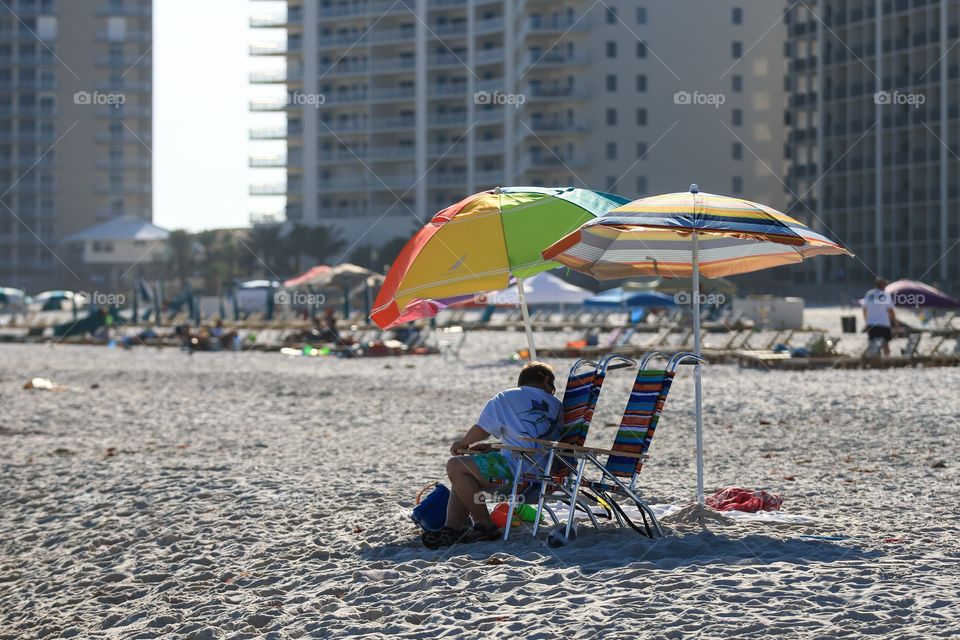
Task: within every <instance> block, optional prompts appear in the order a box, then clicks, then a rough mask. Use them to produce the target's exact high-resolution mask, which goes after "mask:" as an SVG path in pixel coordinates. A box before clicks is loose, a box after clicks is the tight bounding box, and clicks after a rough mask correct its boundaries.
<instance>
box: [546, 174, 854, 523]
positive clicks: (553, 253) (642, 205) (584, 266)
mask: <svg viewBox="0 0 960 640" xmlns="http://www.w3.org/2000/svg"><path fill="white" fill-rule="evenodd" d="M840 254H846V255H853V254H852V253H850V252H849V251H848V250H847V249H845V248H844V247H842V246H841V245H839V244H837V243H836V242H833V241H832V240H830V239H828V238H827V237H826V236H824V235H822V234H820V233H818V232H816V231H814V230H813V229H810V228H809V227H807V226H805V225H803V224H801V223H800V222H798V221H797V220H794V219H793V218H791V217H790V216H788V215H786V214H783V213H780V212H779V211H776V210H774V209H771V208H770V207H767V206H765V205H762V204H758V203H756V202H750V201H749V200H743V199H741V198H732V197H728V196H719V195H714V194H710V193H701V192H700V190H699V188H697V185H695V184H694V185H690V191H689V192H680V193H668V194H664V195H659V196H651V197H649V198H641V199H639V200H634V201H633V202H630V203H627V204H625V205H623V206H621V207H618V208H616V209H613V210H612V211H610V212H609V213H607V214H605V215H603V216H600V217H598V218H595V219H593V220H590V221H588V222H586V223H585V224H584V225H583V226H582V227H580V228H579V229H577V230H576V231H574V232H572V233H570V234H568V235H567V236H565V237H564V238H561V239H560V240H558V241H557V242H556V243H554V244H553V245H551V246H550V247H548V248H547V249H546V250H545V251H544V252H543V256H544V258H547V259H549V260H556V261H558V262H561V263H563V264H565V265H567V266H569V267H572V268H574V269H576V270H578V271H582V272H583V273H587V274H589V275H591V276H593V277H594V278H597V279H611V278H629V277H632V276H660V277H665V278H670V277H677V278H691V282H692V285H693V286H692V291H691V292H690V294H691V295H690V300H691V302H692V304H693V336H694V338H693V339H694V351H695V353H696V354H697V355H700V276H701V275H703V276H705V277H707V278H718V277H726V276H731V275H736V274H740V273H749V272H751V271H758V270H761V269H768V268H770V267H776V266H780V265H785V264H793V263H797V262H801V261H803V260H804V259H805V258H809V257H812V256H817V255H840ZM694 387H695V395H696V405H697V411H696V418H697V425H696V427H697V430H696V439H697V500H698V501H699V503H700V504H701V505H702V504H703V503H704V495H703V442H702V441H703V415H702V410H701V404H702V403H701V386H700V365H699V364H698V365H696V368H695V372H694Z"/></svg>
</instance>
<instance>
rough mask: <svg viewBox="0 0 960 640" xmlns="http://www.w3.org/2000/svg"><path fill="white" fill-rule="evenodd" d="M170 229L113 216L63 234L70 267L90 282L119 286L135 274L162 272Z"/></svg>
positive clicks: (135, 275)
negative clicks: (69, 258) (77, 270)
mask: <svg viewBox="0 0 960 640" xmlns="http://www.w3.org/2000/svg"><path fill="white" fill-rule="evenodd" d="M169 236H170V232H169V231H168V230H166V229H164V228H162V227H158V226H157V225H155V224H152V223H150V222H146V221H144V220H136V219H133V218H123V217H121V218H114V219H113V220H110V221H109V222H105V223H103V224H99V225H97V226H95V227H90V228H89V229H84V230H83V231H80V232H78V233H75V234H73V235H70V236H67V237H66V238H64V239H63V240H62V244H64V245H66V246H67V247H68V249H69V255H70V256H71V265H70V266H71V268H72V269H73V268H74V265H76V266H77V267H78V268H79V270H81V271H82V272H83V273H82V274H80V275H81V277H84V278H86V279H88V280H89V281H90V283H91V284H94V285H119V284H120V283H121V281H124V282H128V281H130V280H131V279H133V278H136V277H137V276H138V275H143V276H145V277H153V276H155V275H157V274H158V273H159V272H160V271H162V269H163V266H164V265H165V263H166V261H167V257H168V248H167V238H168V237H169Z"/></svg>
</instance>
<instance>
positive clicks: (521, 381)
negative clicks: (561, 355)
mask: <svg viewBox="0 0 960 640" xmlns="http://www.w3.org/2000/svg"><path fill="white" fill-rule="evenodd" d="M555 379H556V374H555V373H554V371H553V367H551V366H550V365H548V364H547V363H546V362H536V361H533V362H528V363H527V364H525V365H523V369H521V370H520V375H519V376H518V377H517V386H518V387H529V386H537V387H539V386H542V385H543V383H544V382H553V381H554V380H555Z"/></svg>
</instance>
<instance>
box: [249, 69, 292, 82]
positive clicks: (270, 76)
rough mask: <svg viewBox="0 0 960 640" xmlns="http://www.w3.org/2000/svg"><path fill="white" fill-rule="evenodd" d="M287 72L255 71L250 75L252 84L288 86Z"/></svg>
mask: <svg viewBox="0 0 960 640" xmlns="http://www.w3.org/2000/svg"><path fill="white" fill-rule="evenodd" d="M286 83H287V72H286V71H283V70H280V71H254V72H252V73H251V74H250V84H286Z"/></svg>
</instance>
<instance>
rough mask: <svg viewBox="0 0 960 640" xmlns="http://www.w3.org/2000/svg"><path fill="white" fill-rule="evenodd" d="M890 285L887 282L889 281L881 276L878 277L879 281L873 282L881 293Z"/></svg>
mask: <svg viewBox="0 0 960 640" xmlns="http://www.w3.org/2000/svg"><path fill="white" fill-rule="evenodd" d="M888 284H890V283H889V282H887V279H886V278H881V277H880V276H877V279H876V280H874V281H873V286H874V287H875V288H877V289H880V290H881V291H882V290H884V289H886V288H887V285H888Z"/></svg>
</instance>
